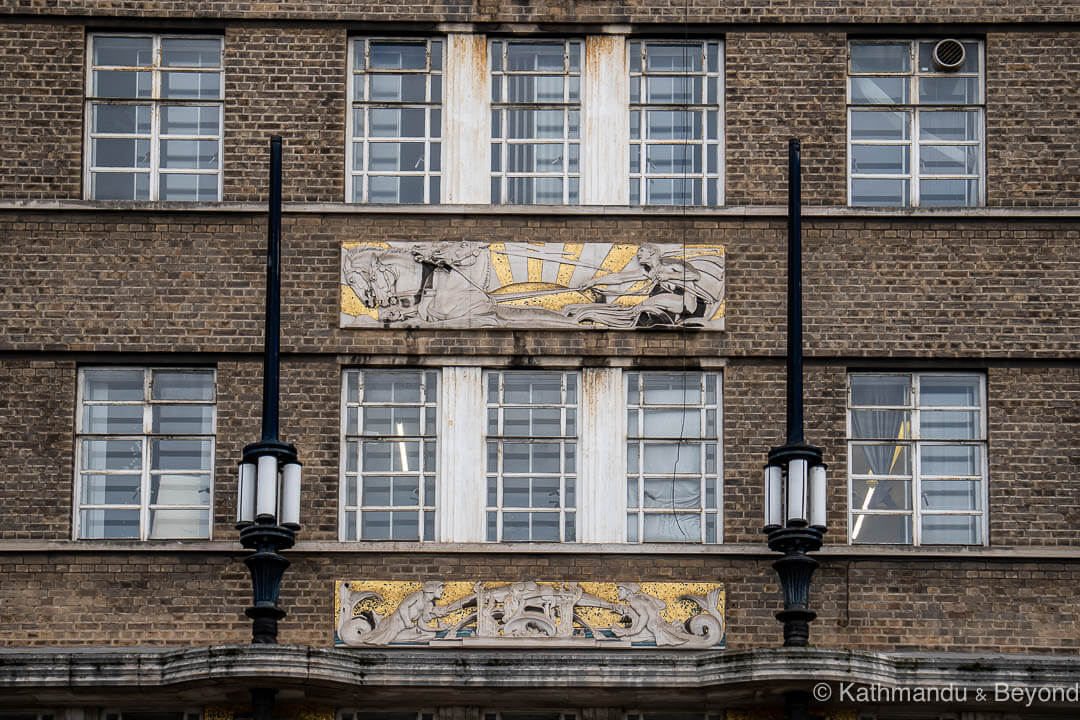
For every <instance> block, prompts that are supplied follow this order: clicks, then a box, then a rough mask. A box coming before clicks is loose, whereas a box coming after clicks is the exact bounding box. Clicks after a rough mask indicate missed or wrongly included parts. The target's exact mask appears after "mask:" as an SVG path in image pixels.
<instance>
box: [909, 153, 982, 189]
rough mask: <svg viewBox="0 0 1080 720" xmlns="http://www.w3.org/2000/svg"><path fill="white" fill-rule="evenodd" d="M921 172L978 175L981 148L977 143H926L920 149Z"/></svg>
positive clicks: (927, 173) (926, 173) (928, 173)
mask: <svg viewBox="0 0 1080 720" xmlns="http://www.w3.org/2000/svg"><path fill="white" fill-rule="evenodd" d="M919 172H920V173H922V174H925V175H976V174H978V172H979V148H978V146H976V145H924V146H922V147H921V148H920V149H919ZM924 195H925V191H924Z"/></svg>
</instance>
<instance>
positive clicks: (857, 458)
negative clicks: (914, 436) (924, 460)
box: [848, 443, 911, 475]
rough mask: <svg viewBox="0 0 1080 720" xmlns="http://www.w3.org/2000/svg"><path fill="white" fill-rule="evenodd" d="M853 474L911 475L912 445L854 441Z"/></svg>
mask: <svg viewBox="0 0 1080 720" xmlns="http://www.w3.org/2000/svg"><path fill="white" fill-rule="evenodd" d="M849 452H850V453H851V456H850V458H849V460H848V462H849V463H850V465H851V473H852V475H910V474H911V447H910V446H909V445H870V444H862V443H852V444H851V445H850V451H849Z"/></svg>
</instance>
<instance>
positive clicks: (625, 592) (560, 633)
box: [335, 580, 725, 649]
mask: <svg viewBox="0 0 1080 720" xmlns="http://www.w3.org/2000/svg"><path fill="white" fill-rule="evenodd" d="M724 603H725V595H724V587H723V585H719V584H715V583H633V582H624V583H612V582H608V583H587V582H582V583H578V582H536V581H532V580H524V581H520V582H514V583H509V582H485V581H480V582H473V583H469V582H444V581H441V580H430V581H427V582H423V583H417V582H400V581H397V582H378V581H359V582H356V581H354V582H350V581H339V582H338V583H337V597H336V603H335V606H336V615H337V625H336V638H335V640H336V643H337V644H340V645H346V646H351V647H372V646H388V645H428V646H445V645H455V646H461V645H489V646H499V645H511V646H512V645H576V646H612V647H627V648H629V647H663V648H679V649H690V648H714V647H723V645H724Z"/></svg>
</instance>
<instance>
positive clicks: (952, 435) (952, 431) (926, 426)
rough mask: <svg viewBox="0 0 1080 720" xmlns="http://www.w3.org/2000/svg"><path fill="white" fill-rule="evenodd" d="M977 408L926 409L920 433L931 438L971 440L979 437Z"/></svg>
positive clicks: (921, 420) (922, 417) (921, 417)
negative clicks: (966, 409) (969, 409)
mask: <svg viewBox="0 0 1080 720" xmlns="http://www.w3.org/2000/svg"><path fill="white" fill-rule="evenodd" d="M978 422H979V412H978V411H977V410H971V411H965V410H924V411H923V412H922V414H921V416H920V433H921V437H923V438H924V439H931V440H971V439H974V438H976V437H979V434H980V433H979V425H978Z"/></svg>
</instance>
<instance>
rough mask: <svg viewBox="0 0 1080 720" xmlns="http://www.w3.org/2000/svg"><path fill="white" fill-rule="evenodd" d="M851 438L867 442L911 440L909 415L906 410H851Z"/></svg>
mask: <svg viewBox="0 0 1080 720" xmlns="http://www.w3.org/2000/svg"><path fill="white" fill-rule="evenodd" d="M851 436H852V437H855V438H861V439H867V440H902V439H905V438H911V413H910V412H909V411H907V410H852V411H851Z"/></svg>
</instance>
